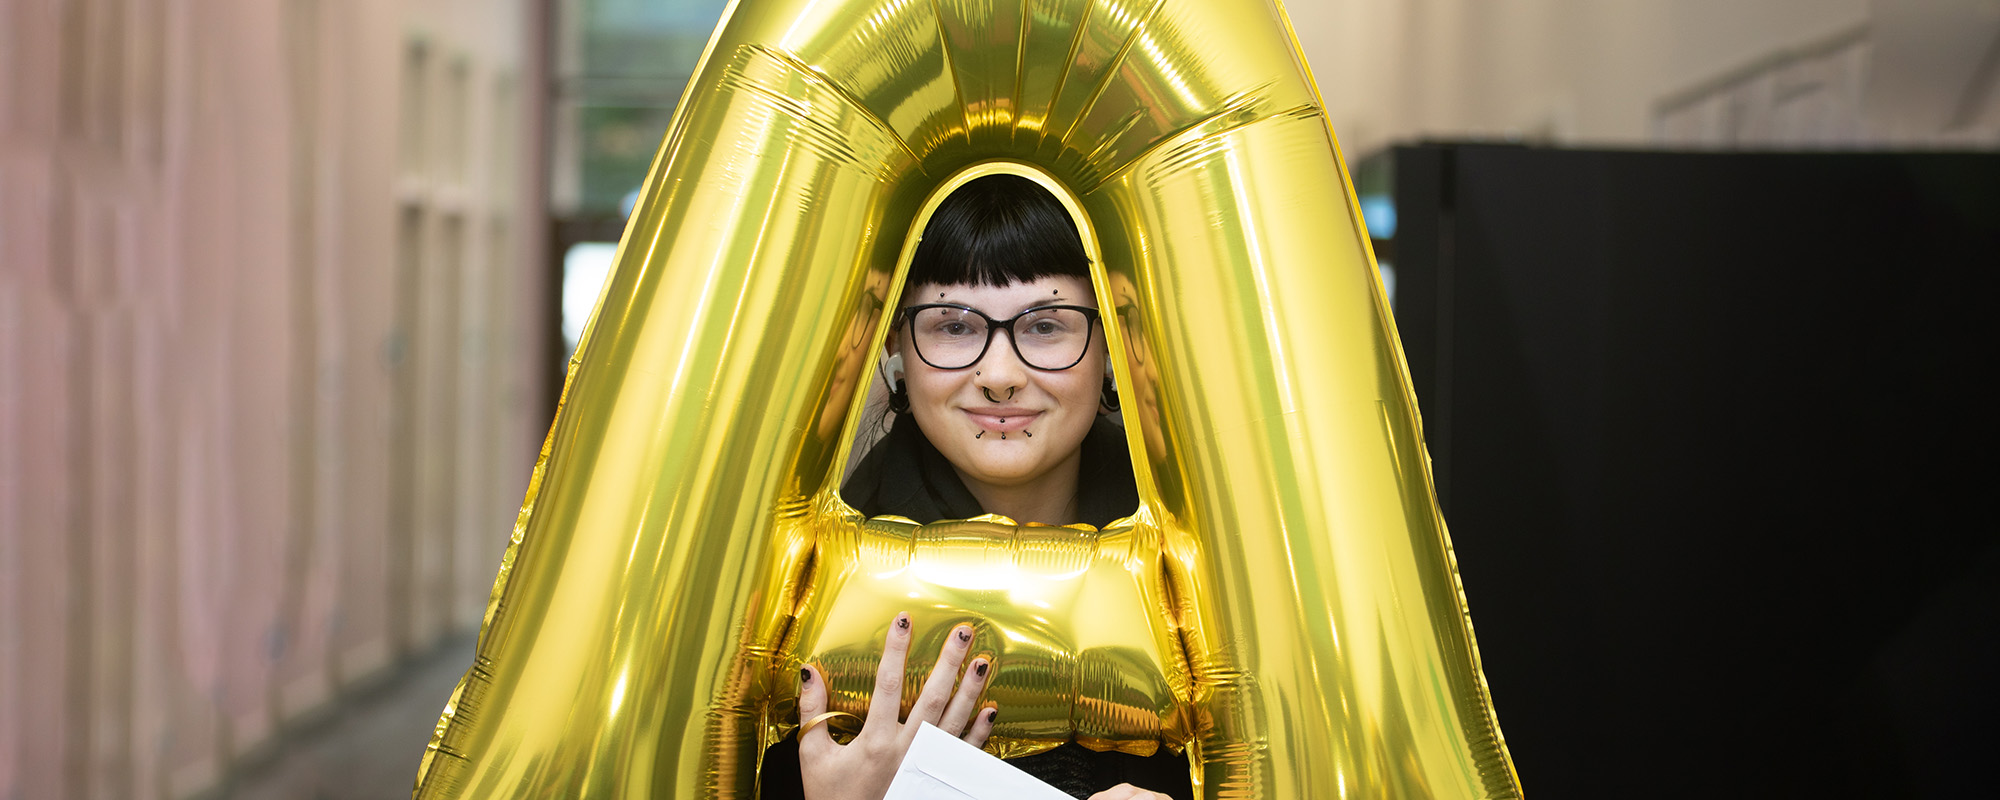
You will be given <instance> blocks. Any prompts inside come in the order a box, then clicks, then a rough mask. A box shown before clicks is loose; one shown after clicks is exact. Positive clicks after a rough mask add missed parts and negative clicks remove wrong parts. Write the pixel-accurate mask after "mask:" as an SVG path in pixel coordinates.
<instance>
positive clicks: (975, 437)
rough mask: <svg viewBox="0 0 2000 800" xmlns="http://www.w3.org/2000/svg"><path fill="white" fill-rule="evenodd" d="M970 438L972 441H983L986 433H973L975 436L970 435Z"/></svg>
mask: <svg viewBox="0 0 2000 800" xmlns="http://www.w3.org/2000/svg"><path fill="white" fill-rule="evenodd" d="M972 438H974V439H984V438H986V432H985V431H980V432H978V433H975V434H973V435H972Z"/></svg>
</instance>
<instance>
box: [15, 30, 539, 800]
mask: <svg viewBox="0 0 2000 800" xmlns="http://www.w3.org/2000/svg"><path fill="white" fill-rule="evenodd" d="M528 5H530V4H526V3H521V2H506V3H481V4H467V3H460V2H451V1H450V0H427V1H422V2H410V1H403V2H399V1H398V0H288V1H285V2H278V1H274V0H263V1H262V2H258V1H255V0H211V1H206V2H199V3H187V2H170V0H9V2H7V3H4V4H0V800H12V798H31V797H32V798H62V797H163V796H176V797H177V796H185V795H187V794H190V793H194V792H198V791H200V790H203V789H205V788H208V787H211V786H213V785H214V784H215V783H216V782H217V781H218V780H220V779H221V778H222V777H223V776H224V775H226V774H227V772H228V770H230V769H231V768H232V765H233V764H234V763H235V762H236V761H237V759H238V758H239V757H241V756H242V755H243V754H245V753H246V752H249V751H251V750H253V749H254V748H257V747H259V746H260V745H262V744H265V743H267V742H269V741H270V740H271V738H272V737H273V736H276V735H279V734H280V732H281V731H282V730H283V729H284V725H285V724H286V723H287V722H288V721H290V720H293V719H296V718H298V717H299V716H300V715H302V714H305V713H307V712H310V711H313V710H315V709H318V708H322V707H324V706H325V704H327V703H330V702H338V701H339V698H340V697H341V692H342V690H343V688H344V687H347V686H349V685H352V684H353V683H355V682H356V681H359V680H363V679H366V678H368V677H371V676H372V675H373V674H376V673H379V672H380V671H381V670H385V669H388V668H391V667H392V666H393V665H394V664H395V663H396V661H397V659H399V658H401V657H403V656H405V655H409V654H412V653H416V652H419V651H422V650H423V649H425V648H427V647H429V646H431V645H432V644H434V643H435V642H436V641H437V640H438V638H439V637H441V636H443V635H446V634H449V633H452V632H456V631H460V630H465V629H467V628H469V627H472V626H476V625H477V623H478V617H479V611H480V610H481V607H482V606H483V603H484V599H485V592H486V585H485V584H490V582H491V579H492V575H493V572H494V570H495V568H496V567H497V566H498V562H499V556H500V552H501V549H502V548H503V547H504V542H505V539H506V536H507V528H508V525H510V524H511V519H512V513H513V509H514V507H515V506H516V505H517V504H518V503H519V500H520V495H521V491H522V489H523V487H524V486H525V484H526V479H527V475H528V471H529V468H530V467H531V466H532V463H533V454H534V447H535V446H536V445H537V444H538V443H539V437H540V433H541V429H542V428H543V426H545V425H546V423H547V420H546V419H545V418H544V414H545V411H544V410H542V409H539V408H535V407H531V406H530V405H529V403H530V402H532V400H533V399H534V398H537V397H538V396H539V394H540V393H539V391H538V387H537V386H536V385H535V384H534V381H536V380H538V379H539V377H540V376H541V375H543V374H545V373H546V372H547V371H548V370H547V368H546V365H545V364H544V363H543V362H545V361H546V360H548V359H549V358H551V357H552V356H551V355H549V354H548V353H546V352H544V351H542V350H541V349H540V347H539V343H540V342H542V341H543V340H545V339H546V338H547V336H546V335H544V334H542V333H541V332H539V331H537V330H534V329H531V328H530V327H528V324H529V323H530V322H531V321H533V320H532V319H531V318H530V317H529V315H528V314H526V313H524V311H525V310H526V309H530V308H533V307H535V306H536V304H539V303H542V302H545V298H544V297H543V296H542V293H543V291H544V286H545V284H547V283H548V281H546V280H544V279H542V278H540V277H539V275H538V273H537V270H538V269H540V268H541V265H542V264H544V263H545V262H546V259H545V258H543V257H542V256H541V255H540V254H539V253H537V252H536V248H537V247H538V246H539V242H538V241H537V240H536V239H535V238H534V237H533V236H532V232H533V231H536V230H539V229H540V228H541V227H542V217H543V214H544V211H543V208H542V204H541V203H540V202H539V198H538V197H536V196H535V192H534V188H533V187H532V186H531V185H530V184H529V182H528V181H526V180H525V179H524V176H532V175H534V174H536V169H537V168H536V167H535V166H534V163H535V154H533V153H532V152H529V151H528V150H527V147H528V146H530V145H532V143H533V142H534V137H532V136H528V135H512V136H495V135H494V134H493V131H494V130H496V129H498V128H503V127H508V128H513V129H517V130H519V131H527V130H531V129H532V127H531V125H532V123H531V121H530V120H531V117H530V115H531V114H533V113H535V111H536V109H535V108H534V104H533V103H532V102H529V101H530V100H532V98H528V97H526V96H525V93H524V92H523V91H522V88H523V87H535V86H539V85H540V81H539V79H537V78H535V77H534V76H532V75H528V74H526V71H527V70H530V69H535V68H536V67H535V66H534V65H535V64H536V63H537V60H536V59H532V58H528V57H527V55H528V54H529V50H528V48H529V46H530V33H531V31H530V28H529V25H530V22H531V19H530V17H529V14H530V13H531V12H530V10H529V9H528V8H527V6H528ZM503 12H504V13H503ZM496 13H502V16H501V17H500V18H499V20H500V21H499V22H497V23H496V21H495V19H496V18H495V16H494V15H495V14H496ZM413 87H416V88H415V89H413ZM413 90H421V91H423V92H424V93H425V94H427V95H428V96H429V100H430V101H431V102H426V103H421V104H408V105H406V104H405V103H403V102H402V97H403V95H404V94H405V93H407V92H410V91H413ZM405 108H410V109H413V110H414V113H415V114H416V115H418V116H409V115H406V114H405ZM411 142H422V143H423V146H422V147H421V148H420V150H421V152H418V153H412V152H410V148H411V144H410V143H411ZM448 158H462V159H464V160H463V162H462V164H460V165H454V164H453V163H451V162H449V161H446V160H445V159H448ZM500 164H510V165H511V166H509V167H508V168H507V169H504V170H499V171H500V172H504V173H506V174H507V175H508V176H510V177H507V178H505V179H504V181H503V179H501V178H496V177H495V176H494V175H492V174H491V173H493V172H495V170H494V169H493V166H494V165H500ZM418 755H419V754H416V753H413V754H411V765H412V770H413V774H414V765H415V762H416V758H417V756H418Z"/></svg>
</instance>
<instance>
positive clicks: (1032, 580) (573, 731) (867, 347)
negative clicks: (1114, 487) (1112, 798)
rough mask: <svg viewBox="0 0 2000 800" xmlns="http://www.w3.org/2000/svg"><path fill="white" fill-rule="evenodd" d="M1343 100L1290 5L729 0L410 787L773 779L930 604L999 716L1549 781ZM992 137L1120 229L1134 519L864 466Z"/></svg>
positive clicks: (1325, 766) (485, 788)
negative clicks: (771, 759) (922, 294)
mask: <svg viewBox="0 0 2000 800" xmlns="http://www.w3.org/2000/svg"><path fill="white" fill-rule="evenodd" d="M1322 108H1323V107H1322V104H1321V102H1320V99H1319V94H1318V90H1317V89H1316V88H1315V87H1314V85H1313V82H1312V80H1311V78H1310V77H1309V74H1308V73H1307V71H1306V69H1305V67H1304V61H1303V59H1302V57H1301V56H1300V55H1299V52H1298V47H1297V44H1296V41H1295V40H1294V38H1293V36H1292V34H1291V31H1290V27H1289V23H1288V22H1287V21H1286V19H1285V16H1284V13H1283V10H1282V9H1281V8H1280V7H1278V6H1277V5H1276V4H1275V3H1274V2H1272V0H1079V1H1076V2H1072V1H1071V0H917V1H914V2H913V1H912V0H771V1H770V2H766V1H765V0H740V1H739V2H737V3H734V4H732V5H731V6H730V9H729V11H728V12H727V13H726V14H725V16H724V19H723V22H722V25H721V27H720V28H719V29H718V30H717V31H716V33H715V35H714V37H713V39H711V41H710V42H709V45H708V50H707V52H706V53H705V54H704V55H703V56H702V61H701V64H700V66H699V68H698V69H697V71H696V73H695V76H694V78H693V80H692V82H691V84H690V85H689V86H688V89H687V92H686V94H685V95H684V97H683V100H682V102H681V106H680V108H679V110H678V111H677V112H676V113H675V115H674V120H673V124H672V127H671V128H670V130H669V131H668V133H667V138H666V141H665V144H664V145H663V146H662V148H661V151H660V155H659V157H658V158H657V159H656V160H655V162H654V164H653V167H652V171H651V173H650V174H649V175H648V176H647V178H646V182H645V186H644V189H643V191H642V194H641V197H640V199H639V202H638V206H637V208H636V210H635V211H634V213H633V215H632V219H631V222H630V225H629V227H628V228H627V229H626V231H625V236H624V240H623V241H622V242H621V243H620V245H619V251H618V256H617V261H616V266H615V268H614V269H613V272H612V275H611V277H610V279H609V281H608V282H607V284H606V286H605V288H604V293H603V296H602V297H601V298H600V300H599V302H598V306H597V311H596V313H595V315H594V316H593V318H592V321H591V323H590V325H589V328H588V330H587V331H586V333H585V335H584V339H583V342H582V344H581V345H580V346H579V347H578V349H577V353H576V355H575V357H574V358H573V359H572V361H571V362H570V373H569V379H568V383H567V385H566V387H565V389H564V394H563V403H562V406H561V408H560V410H559V411H558V412H557V414H556V419H555V424H554V426H553V428H552V429H551V430H550V433H549V437H548V440H547V443H546V444H545V445H544V446H543V449H542V454H541V458H540V461H539V462H538V463H537V464H536V465H535V471H534V476H533V478H532V481H531V483H530V485H529V489H528V495H527V500H526V502H525V503H524V504H523V506H522V509H521V514H520V517H519V521H518V522H517V523H516V525H515V528H514V537H513V542H512V545H511V546H510V547H509V548H508V550H507V553H506V556H505V559H504V561H503V562H502V563H501V567H500V574H499V578H498V579H497V580H496V582H495V584H494V589H493V597H492V601H491V603H490V605H489V606H488V609H487V612H486V618H485V622H484V627H483V629H482V630H481V632H480V638H479V649H478V657H477V660H476V661H475V663H474V664H473V665H472V668H471V669H470V670H469V671H468V672H467V673H466V675H465V678H464V679H463V680H462V681H461V682H460V683H459V685H458V688H457V690H456V691H454V692H453V694H452V697H451V700H450V702H449V705H448V706H447V707H446V708H445V711H444V715H443V718H442V719H440V720H439V722H438V726H437V730H436V732H435V734H434V736H433V738H432V740H431V744H430V748H429V749H428V751H426V753H425V755H424V759H423V766H422V768H421V770H420V772H419V774H418V778H417V787H416V796H418V797H422V798H461V797H466V798H486V797H537V798H540V797H654V798H669V797H677V798H747V797H752V796H754V795H755V794H756V792H757V790H758V775H759V768H760V763H759V762H760V760H761V758H762V754H763V753H764V750H765V748H766V747H767V746H769V745H770V744H771V743H773V742H775V741H777V740H779V739H781V738H783V737H784V736H786V735H788V734H789V733H790V732H791V731H792V730H793V729H794V728H795V727H796V726H797V724H798V719H797V704H796V703H797V697H798V684H797V680H798V678H797V675H798V667H799V665H800V664H801V663H812V664H817V665H819V666H820V667H821V669H822V671H823V672H824V673H825V674H826V677H827V681H828V686H829V690H830V698H831V703H832V707H833V708H834V709H836V710H842V711H849V712H857V713H858V712H861V711H863V710H865V707H866V703H867V699H868V695H869V688H870V681H871V677H870V676H871V675H872V674H873V671H874V666H875V663H876V659H877V657H878V656H879V653H880V652H881V640H882V636H883V633H884V631H885V630H886V626H887V625H888V620H889V619H890V617H891V616H892V614H893V613H894V612H895V611H898V610H906V611H909V612H910V613H911V617H912V619H913V621H914V623H915V626H914V630H915V632H916V635H917V640H916V641H917V642H918V643H917V644H916V645H913V646H912V648H911V651H912V653H919V654H922V653H931V654H934V653H936V652H937V647H936V644H937V643H938V642H939V641H941V640H942V637H943V636H944V635H945V634H946V632H947V631H948V630H950V628H951V627H952V626H953V625H955V624H958V623H971V624H974V625H976V626H979V627H980V628H981V633H980V635H979V637H978V638H977V640H976V641H977V642H979V643H980V645H979V646H981V647H987V648H990V649H989V650H988V651H987V652H989V653H990V654H991V655H992V656H993V658H994V662H995V664H996V671H995V674H994V677H993V681H992V684H991V685H990V686H989V687H988V689H987V699H988V700H991V701H994V702H996V703H998V704H999V705H1000V706H1001V708H1002V709H1003V713H1002V715H1001V717H1000V721H999V724H998V725H997V726H996V728H995V730H994V735H993V738H992V740H991V741H990V742H988V744H987V747H988V749H990V750H992V751H993V752H995V753H996V754H1000V755H1003V756H1011V755H1018V754H1024V753H1033V752H1037V751H1041V750H1046V749H1048V748H1051V747H1054V746H1056V745H1058V744H1061V743H1063V742H1068V741H1075V742H1078V743H1080V744H1082V745H1084V746H1086V747H1090V748H1093V749H1096V750H1100V751H1102V750H1119V751H1123V752H1128V753H1139V754H1148V753H1156V752H1158V751H1159V750H1160V749H1161V748H1165V749H1166V750H1168V751H1170V752H1172V753H1175V754H1179V755H1183V756H1185V757H1186V759H1187V762H1188V765H1189V770H1190V774H1191V775H1192V776H1193V778H1194V781H1195V787H1196V790H1197V792H1198V794H1200V795H1201V796H1203V797H1209V798H1264V799H1265V800H1288V799H1290V798H1328V797H1370V798H1374V797H1450V798H1500V797H1516V796H1518V795H1519V793H1520V790H1519V782H1518V780H1517V779H1516V777H1515V774H1514V768H1513V764H1512V763H1511V761H1510V760H1509V757H1508V755H1507V749H1506V746H1505V744H1504V743H1503V741H1502V739H1501V737H1500V730H1499V726H1498V723H1497V721H1496V718H1495V716H1494V713H1493V709H1492V704H1491V702H1490V701H1489V697H1488V692H1487V689H1486V684H1485V678H1484V676H1483V675H1482V674H1481V671H1480V665H1479V655H1478V651H1477V648H1476V647H1475V646H1474V642H1473V635H1472V628H1471V625H1470V623H1469V621H1468V617H1467V614H1466V608H1465V603H1464V600H1463V595H1462V593H1461V591H1460V587H1459V581H1458V574H1457V568H1456V566H1455V565H1454V563H1453V560H1452V550H1451V543H1450V540H1449V538H1448V537H1447V535H1446V533H1445V527H1444V522H1443V520H1442V518H1441V517H1440V515H1439V512H1438V509H1437V504H1436V501H1435V498H1434V497H1433V495H1432V492H1431V484H1430V467H1429V460H1428V458H1427V456H1426V454H1425V451H1424V446H1423V440H1422V436H1421V430H1420V423H1419V420H1418V418H1417V413H1416V405H1415V402H1414V400H1413V397H1412V395H1411V393H1410V382H1409V377H1408V375H1407V372H1406V369H1405V367H1404V364H1403V357H1402V351H1401V349H1400V348H1399V346H1398V344H1397V338H1396V332H1395V327H1394V323H1393V321H1392V320H1391V318H1390V315H1389V312H1388V306H1387V303H1386V302H1385V301H1384V299H1383V294H1382V289H1381V284H1380V282H1379V280H1378V278H1377V276H1376V272H1375V266H1374V263H1373V256H1372V254H1371V253H1370V251H1369V248H1368V240H1367V238H1366V236H1365V235H1364V232H1363V228H1362V225H1361V222H1360V217H1359V214H1358V212H1357V211H1356V207H1355V203H1354V196H1353V192H1352V190H1351V189H1350V188H1349V185H1348V181H1347V176H1346V172H1345V170H1344V168H1343V167H1342V165H1341V161H1340V156H1339V151H1338V147H1337V146H1336V144H1335V142H1334V139H1333V136H1332V133H1331V131H1329V130H1328V128H1327V123H1326V118H1325V114H1324V112H1323V110H1322ZM993 173H1009V174H1015V175H1021V176H1025V177H1027V178H1029V179H1031V180H1034V181H1037V182H1039V183H1040V184H1041V185H1043V186H1045V187H1047V188H1048V189H1049V191H1050V192H1051V193H1052V194H1054V195H1055V197H1056V198H1057V199H1058V200H1060V201H1061V202H1062V203H1063V204H1064V205H1065V206H1066V207H1067V208H1068V209H1069V211H1070V212H1071V213H1072V214H1073V215H1074V216H1075V218H1076V220H1077V222H1078V227H1079V229H1080V231H1081V233H1082V235H1083V240H1084V245H1085V249H1086V251H1087V252H1088V253H1089V254H1090V256H1091V258H1092V261H1093V265H1092V281H1093V283H1094V285H1095V287H1096V291H1097V296H1098V298H1099V299H1100V306H1101V307H1102V312H1103V314H1104V318H1105V323H1106V324H1105V335H1106V337H1107V340H1108V341H1109V343H1110V345H1111V353H1112V360H1113V371H1114V373H1115V374H1116V380H1117V386H1118V389H1119V392H1120V395H1121V396H1122V397H1123V398H1124V404H1123V405H1124V416H1125V423H1126V432H1127V439H1128V442H1129V446H1130V448H1131V452H1132V454H1133V468H1134V471H1135V472H1136V476H1135V477H1136V479H1137V484H1138V487H1139V495H1140V503H1139V508H1138V509H1137V510H1136V512H1135V513H1134V514H1133V515H1132V516H1130V517H1128V518H1126V519H1123V520H1120V521H1118V522H1116V523H1114V524H1112V525H1110V526H1109V527H1107V528H1105V529H1104V530H1097V529H1094V528H1090V527H1089V526H1071V527H1063V528H1053V527H1045V526H1035V525H1027V526H1017V525H1015V524H1014V523H1013V521H1011V520H1008V519H1006V518H1003V517H997V516H986V517H980V518H976V519H972V520H956V521H946V522H940V523H936V524H931V525H921V526H920V525H916V524H913V523H911V522H910V521H909V520H905V519H900V518H895V517H882V518H876V519H868V518H865V517H863V516H862V515H861V514H860V513H858V512H856V511H855V510H854V509H853V508H852V507H850V506H848V504H847V503H846V502H844V501H843V500H842V499H841V496H840V492H839V489H840V482H841V477H842V465H844V464H845V463H846V461H847V458H846V457H847V454H848V451H849V450H850V448H852V447H853V446H854V445H853V444H851V442H852V440H853V438H854V432H855V430H857V428H858V426H859V420H860V419H861V418H862V416H863V414H862V408H863V404H864V401H865V394H866V392H865V391H860V390H858V389H857V387H862V386H864V385H865V383H866V380H867V378H868V376H869V374H870V371H871V369H872V368H873V366H874V364H875V361H876V357H877V355H878V354H879V353H880V352H881V350H882V342H883V341H884V340H885V337H886V334H887V329H888V326H889V321H890V316H891V315H890V314H885V313H884V308H885V305H886V306H889V307H893V305H894V303H895V298H897V297H898V296H899V295H900V293H901V286H902V283H903V281H904V273H905V271H906V269H907V267H908V264H909V259H910V253H911V252H912V251H913V248H914V244H915V238H916V235H917V234H919V233H921V232H922V230H923V227H924V223H925V221H926V220H927V219H928V217H929V215H930V213H931V210H932V209H934V208H935V207H936V206H937V204H938V202H939V201H940V200H941V199H942V198H943V197H944V196H945V195H946V194H948V193H949V192H950V191H951V190H952V189H953V188H955V187H957V186H959V185H961V184H963V183H965V182H966V181H968V180H971V179H973V178H975V177H979V176H982V175H987V174H993ZM925 642H929V644H928V645H926V644H924V643H925ZM932 657H933V658H934V657H935V656H932ZM913 662H914V663H911V664H910V665H909V666H908V669H909V671H910V674H911V675H912V676H921V675H924V674H926V673H927V672H928V670H929V669H930V664H929V663H926V662H925V661H924V659H922V658H914V659H913ZM906 683H907V685H908V686H909V687H910V692H909V693H908V695H907V696H906V697H905V703H909V702H911V701H913V700H914V691H915V688H916V686H917V685H918V684H919V683H920V681H919V680H910V681H907V682H906ZM833 725H834V730H835V732H836V734H837V735H844V734H847V733H852V731H853V730H854V728H853V727H852V726H851V725H849V724H848V721H846V720H844V719H843V720H836V721H835V722H834V723H833ZM843 726H845V727H843Z"/></svg>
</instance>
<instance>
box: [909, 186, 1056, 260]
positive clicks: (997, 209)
mask: <svg viewBox="0 0 2000 800" xmlns="http://www.w3.org/2000/svg"><path fill="white" fill-rule="evenodd" d="M1055 276H1068V277H1073V278H1082V279H1084V280H1086V281H1087V280H1090V256H1089V255H1087V254H1086V253H1084V251H1083V238H1082V237H1081V236H1080V235H1079V234H1078V233H1077V230H1076V220H1075V219H1073V218H1071V217H1070V215H1069V210H1068V209H1066V208H1063V205H1062V203H1061V202H1059V201H1057V200H1056V198H1055V195H1052V194H1049V190H1047V189H1044V188H1042V186H1041V184H1038V183H1036V182H1034V181H1032V180H1029V179H1027V178H1024V177H1021V176H1019V175H1008V174H1004V173H1003V174H999V175H987V176H984V177H980V178H974V179H972V180H971V181H968V182H966V184H965V185H963V186H960V187H958V189H957V190H956V191H953V192H952V193H951V195H950V196H949V197H946V198H945V199H944V202H942V203H939V204H938V207H937V210H936V211H935V212H932V214H931V219H930V222H929V223H927V224H926V225H925V226H924V237H923V239H922V241H919V242H918V243H917V252H916V254H915V255H913V256H912V257H911V259H910V276H909V279H908V280H907V281H906V282H905V284H904V285H906V286H917V285H920V284H925V283H935V284H941V285H945V286H954V285H960V284H971V285H974V286H1010V285H1012V284H1014V283H1016V282H1028V281H1035V280H1040V279H1042V278H1048V277H1055Z"/></svg>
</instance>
